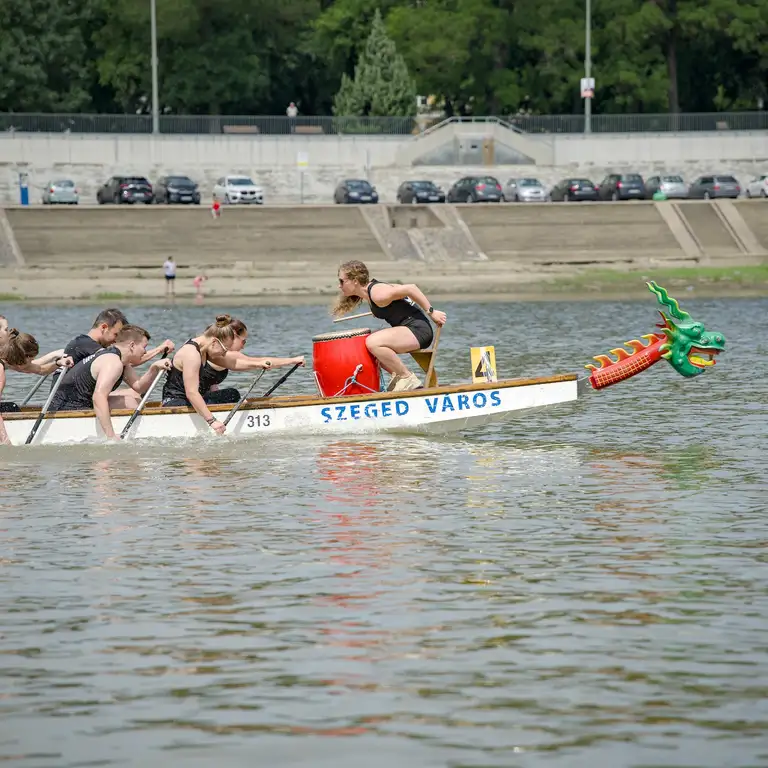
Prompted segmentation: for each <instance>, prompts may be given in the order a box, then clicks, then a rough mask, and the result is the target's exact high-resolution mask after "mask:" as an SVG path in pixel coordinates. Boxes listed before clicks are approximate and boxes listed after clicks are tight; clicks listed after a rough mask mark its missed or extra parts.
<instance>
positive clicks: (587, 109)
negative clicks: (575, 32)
mask: <svg viewBox="0 0 768 768" xmlns="http://www.w3.org/2000/svg"><path fill="white" fill-rule="evenodd" d="M152 2H154V0H152ZM591 76H592V2H591V0H587V22H586V29H585V30H584V77H585V78H586V79H587V83H588V84H589V79H590V77H591ZM587 87H589V85H587ZM584 133H592V96H591V94H590V93H588V94H587V96H586V98H585V99H584Z"/></svg>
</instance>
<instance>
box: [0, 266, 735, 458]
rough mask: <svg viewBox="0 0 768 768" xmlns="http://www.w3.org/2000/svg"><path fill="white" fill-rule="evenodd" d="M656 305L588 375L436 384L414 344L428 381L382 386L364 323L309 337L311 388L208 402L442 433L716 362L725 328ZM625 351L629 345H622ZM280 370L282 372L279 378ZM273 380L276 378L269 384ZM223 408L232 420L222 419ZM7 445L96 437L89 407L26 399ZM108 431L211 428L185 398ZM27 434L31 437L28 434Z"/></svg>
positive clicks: (305, 425)
mask: <svg viewBox="0 0 768 768" xmlns="http://www.w3.org/2000/svg"><path fill="white" fill-rule="evenodd" d="M647 285H648V288H649V290H651V291H652V292H653V293H654V294H655V295H656V298H657V300H658V302H659V304H660V305H661V306H662V309H661V310H659V312H660V315H661V318H662V322H661V323H659V324H657V325H656V328H657V329H658V330H657V331H654V332H653V333H648V334H645V335H644V336H641V338H642V339H644V340H645V341H640V340H638V339H633V340H631V341H628V342H625V344H624V345H623V346H621V347H617V348H616V349H611V350H610V354H612V355H613V357H610V356H609V355H608V354H603V355H597V356H596V357H595V358H594V360H595V362H596V363H597V364H596V365H595V364H593V363H590V364H588V365H587V366H585V367H586V368H587V370H589V374H586V375H582V376H578V375H577V374H575V373H570V374H569V373H566V374H562V375H558V376H548V377H541V378H520V379H507V380H496V374H495V365H494V364H493V362H492V360H491V359H490V358H489V356H488V355H487V354H483V355H482V356H481V362H480V364H479V365H478V367H477V371H476V375H475V377H473V379H477V377H480V380H479V381H478V380H473V381H472V382H468V383H464V384H451V385H447V386H445V385H444V386H438V385H437V380H436V376H435V375H434V362H435V361H434V356H435V354H436V349H434V348H433V350H426V351H424V352H417V353H413V356H414V358H415V359H416V361H417V362H418V363H419V364H420V365H421V366H422V368H423V369H424V370H426V371H427V377H426V380H425V387H424V388H422V389H416V390H411V391H408V392H387V391H381V389H382V387H381V377H380V371H379V369H378V363H377V362H376V361H375V360H374V359H373V358H372V357H371V356H370V353H368V351H367V349H366V347H365V337H366V336H367V335H368V334H369V333H370V330H369V329H356V330H354V331H346V332H340V333H336V334H323V335H321V336H316V337H314V339H313V342H314V349H313V374H314V377H315V382H316V384H317V389H318V395H289V396H262V397H254V398H248V397H247V394H248V393H246V397H245V398H243V400H242V401H241V402H240V403H238V404H237V405H236V406H232V405H213V406H210V410H211V412H213V413H215V414H217V416H218V418H219V419H220V420H221V421H225V420H229V421H230V423H229V424H228V428H227V434H228V435H231V436H236V437H253V436H262V437H263V436H265V435H267V434H274V433H284V434H289V435H291V434H293V435H301V434H321V435H324V434H329V433H330V434H334V435H336V434H339V433H344V434H350V433H351V434H355V433H356V434H365V433H377V432H392V433H422V434H439V433H448V432H458V431H462V430H466V429H469V428H472V427H478V426H483V425H486V424H490V423H494V422H498V421H502V420H504V419H507V418H509V417H511V416H512V415H513V414H515V413H516V412H518V411H523V410H527V409H529V408H541V407H544V406H551V405H556V404H559V403H568V402H572V401H575V400H577V399H578V398H580V397H582V396H583V395H584V394H585V393H587V392H589V391H594V390H600V389H604V388H605V387H608V386H611V385H613V384H616V383H618V382H620V381H625V380H626V379H629V378H631V377H632V376H636V375H637V374H638V373H641V372H642V371H644V370H646V369H648V368H650V367H651V366H652V365H654V364H656V363H657V362H659V361H661V360H666V361H667V362H668V363H669V364H670V365H671V366H672V367H673V368H674V370H676V371H677V372H678V373H680V374H681V375H682V376H685V377H694V376H699V375H700V374H702V373H703V372H704V371H705V370H706V369H707V368H709V367H711V366H713V365H715V357H716V356H717V355H718V354H719V353H720V352H722V351H723V350H724V349H725V337H724V336H723V334H722V333H719V332H717V331H708V330H706V329H705V327H704V325H703V324H702V323H700V322H698V321H696V320H693V319H692V318H691V316H690V315H689V314H688V313H687V312H685V311H684V310H682V309H681V308H680V305H679V304H678V302H677V301H676V300H675V299H674V298H672V297H671V296H669V294H668V293H667V291H666V290H665V289H664V288H662V287H661V286H659V285H657V284H656V283H655V282H653V281H651V282H649V283H647ZM628 350H630V351H628ZM285 378H286V377H285V376H284V377H283V379H285ZM273 389H274V387H273ZM228 417H229V419H228ZM3 418H4V421H5V426H6V430H7V432H8V436H9V438H10V440H11V443H12V444H13V445H25V444H30V443H33V444H35V445H39V444H42V445H56V444H66V443H78V442H91V441H95V440H100V439H103V433H102V431H101V428H100V426H99V423H98V420H97V419H96V416H95V414H94V412H93V411H68V412H59V413H47V412H45V410H44V409H40V408H23V409H22V410H21V411H20V412H17V413H6V414H4V416H3ZM112 423H113V425H114V428H115V431H116V432H118V433H119V432H120V431H123V432H124V438H125V439H128V440H141V439H147V438H171V439H173V438H191V437H195V436H197V435H200V434H211V430H210V428H209V427H208V425H207V424H206V423H205V421H204V420H203V419H202V418H201V417H200V416H198V415H197V414H196V413H195V411H194V410H193V409H191V408H187V407H174V408H167V407H162V406H161V405H160V404H159V403H156V402H154V403H152V402H148V403H146V404H145V406H144V407H143V408H141V409H140V413H139V412H138V411H137V412H134V411H128V410H126V411H114V412H113V413H112ZM30 435H31V436H32V439H30Z"/></svg>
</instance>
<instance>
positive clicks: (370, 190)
mask: <svg viewBox="0 0 768 768" xmlns="http://www.w3.org/2000/svg"><path fill="white" fill-rule="evenodd" d="M333 202H334V203H341V204H349V203H378V202H379V193H378V192H377V191H376V187H374V186H372V185H371V184H370V182H368V181H366V180H365V179H344V180H343V181H340V182H339V183H338V185H337V186H336V189H335V190H334V191H333Z"/></svg>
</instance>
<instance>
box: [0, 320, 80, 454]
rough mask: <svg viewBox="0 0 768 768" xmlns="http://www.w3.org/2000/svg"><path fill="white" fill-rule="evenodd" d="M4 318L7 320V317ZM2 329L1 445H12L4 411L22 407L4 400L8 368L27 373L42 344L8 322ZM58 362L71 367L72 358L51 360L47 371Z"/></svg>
mask: <svg viewBox="0 0 768 768" xmlns="http://www.w3.org/2000/svg"><path fill="white" fill-rule="evenodd" d="M2 319H3V320H5V318H2ZM2 330H3V336H2V342H1V343H0V445H10V444H11V441H10V439H9V438H8V433H7V432H6V431H5V424H3V413H15V412H18V411H20V410H21V409H20V408H19V406H18V405H16V403H13V402H8V401H5V402H3V390H4V389H5V373H6V368H10V369H12V370H17V371H19V372H20V373H27V371H25V370H24V368H25V367H27V366H28V365H29V364H30V363H31V362H32V360H34V359H35V357H36V356H37V353H38V352H39V351H40V346H39V345H38V343H37V340H36V339H35V337H34V336H30V334H28V333H22V332H20V331H17V330H16V329H15V328H8V327H7V324H6V327H4V328H3V329H2ZM57 364H58V365H64V366H65V367H71V365H72V358H71V357H61V358H57V359H56V360H53V361H51V363H50V364H46V366H45V373H46V374H47V373H50V372H51V371H53V370H55V369H56V367H57Z"/></svg>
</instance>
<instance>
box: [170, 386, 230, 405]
mask: <svg viewBox="0 0 768 768" xmlns="http://www.w3.org/2000/svg"><path fill="white" fill-rule="evenodd" d="M203 400H205V402H206V403H207V404H208V405H227V404H230V403H231V404H234V403H237V402H239V401H240V392H239V391H238V390H236V389H235V388H234V387H230V388H229V389H217V390H216V391H215V392H209V393H208V394H207V395H204V396H203ZM163 405H164V406H165V407H166V408H175V407H177V406H182V405H186V406H188V407H189V408H191V407H192V404H191V403H190V402H189V400H187V398H186V397H169V398H168V399H167V400H163Z"/></svg>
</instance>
